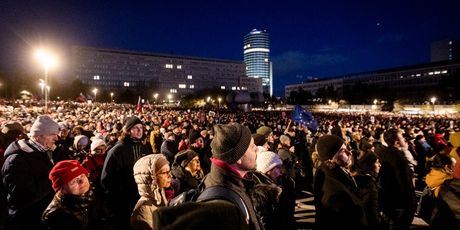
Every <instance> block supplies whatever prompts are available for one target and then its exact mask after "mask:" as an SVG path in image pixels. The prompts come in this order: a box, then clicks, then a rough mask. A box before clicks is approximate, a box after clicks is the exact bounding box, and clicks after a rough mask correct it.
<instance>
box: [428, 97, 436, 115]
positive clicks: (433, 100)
mask: <svg viewBox="0 0 460 230" xmlns="http://www.w3.org/2000/svg"><path fill="white" fill-rule="evenodd" d="M436 99H437V98H436V97H432V98H431V99H430V101H431V104H433V113H434V103H435V102H436Z"/></svg>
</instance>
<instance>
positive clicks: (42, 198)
mask: <svg viewBox="0 0 460 230" xmlns="http://www.w3.org/2000/svg"><path fill="white" fill-rule="evenodd" d="M58 133H59V125H58V123H57V122H56V121H54V120H53V119H51V118H50V117H49V116H47V115H42V116H39V117H38V118H37V119H36V120H35V121H34V123H33V125H32V127H31V128H30V132H29V135H30V139H29V140H19V141H15V142H13V143H11V144H10V145H9V146H8V148H7V149H6V151H5V163H4V165H3V167H2V171H1V176H2V186H3V188H6V191H5V193H6V195H7V208H8V220H7V223H6V228H7V229H46V227H45V226H44V225H43V223H42V221H41V216H42V213H43V211H44V210H45V209H46V207H47V206H48V204H49V203H50V201H51V200H52V199H53V196H54V190H53V188H52V186H51V182H50V180H49V179H48V174H49V172H50V171H51V169H52V168H53V162H52V159H51V150H52V148H53V147H54V143H55V142H56V141H57V139H58V137H57V135H58Z"/></svg>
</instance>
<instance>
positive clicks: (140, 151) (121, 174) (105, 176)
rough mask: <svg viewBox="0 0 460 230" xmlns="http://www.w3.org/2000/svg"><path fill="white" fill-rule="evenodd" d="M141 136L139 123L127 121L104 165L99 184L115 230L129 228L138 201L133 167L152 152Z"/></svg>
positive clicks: (141, 130)
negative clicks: (103, 192) (105, 196)
mask: <svg viewBox="0 0 460 230" xmlns="http://www.w3.org/2000/svg"><path fill="white" fill-rule="evenodd" d="M143 134H144V124H143V123H142V121H141V120H140V119H139V118H138V117H135V116H133V117H130V118H128V119H127V120H126V122H125V125H124V126H123V134H122V139H121V140H120V141H119V142H118V143H117V144H116V145H115V146H113V148H111V149H110V150H109V152H108V153H107V158H106V159H105V162H104V168H103V169H102V174H101V184H102V187H104V189H105V190H106V195H107V204H108V208H109V209H110V211H111V212H112V213H113V217H114V223H113V224H114V229H131V225H130V217H131V212H132V211H133V209H134V206H135V205H136V203H137V200H139V193H138V190H137V184H136V182H135V180H134V175H133V166H134V163H136V161H137V160H138V159H140V158H141V157H143V156H145V155H147V154H151V153H152V148H151V147H150V146H149V145H146V144H143V143H142V138H143Z"/></svg>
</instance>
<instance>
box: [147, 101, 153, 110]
mask: <svg viewBox="0 0 460 230" xmlns="http://www.w3.org/2000/svg"><path fill="white" fill-rule="evenodd" d="M146 104H147V108H149V110H152V105H151V104H150V102H149V99H147V102H146Z"/></svg>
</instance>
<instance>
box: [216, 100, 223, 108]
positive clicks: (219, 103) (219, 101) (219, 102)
mask: <svg viewBox="0 0 460 230" xmlns="http://www.w3.org/2000/svg"><path fill="white" fill-rule="evenodd" d="M217 101H218V102H219V109H220V102H221V101H222V98H220V97H219V98H217Z"/></svg>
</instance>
